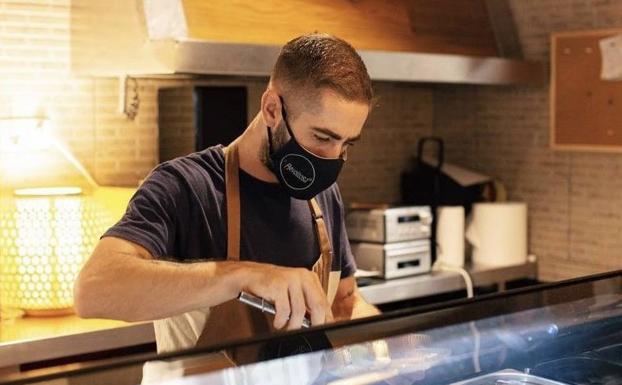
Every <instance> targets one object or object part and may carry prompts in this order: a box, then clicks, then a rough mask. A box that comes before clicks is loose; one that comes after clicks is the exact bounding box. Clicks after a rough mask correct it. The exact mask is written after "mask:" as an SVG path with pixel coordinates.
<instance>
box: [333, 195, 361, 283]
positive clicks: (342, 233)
mask: <svg viewBox="0 0 622 385" xmlns="http://www.w3.org/2000/svg"><path fill="white" fill-rule="evenodd" d="M335 192H336V203H337V207H336V209H337V210H335V211H337V215H336V216H335V227H336V230H337V234H336V235H335V238H336V239H338V242H335V243H337V245H336V248H338V250H339V256H340V258H341V278H347V277H351V276H353V275H354V273H355V272H356V262H355V261H354V254H352V250H351V248H350V241H349V240H348V233H347V232H346V223H345V210H344V207H343V201H342V199H341V193H340V192H339V189H338V188H337V189H335Z"/></svg>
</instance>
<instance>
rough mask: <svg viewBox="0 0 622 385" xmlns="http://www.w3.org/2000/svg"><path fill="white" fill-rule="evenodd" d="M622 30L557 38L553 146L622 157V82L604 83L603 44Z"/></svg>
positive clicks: (553, 66) (553, 54) (554, 39)
mask: <svg viewBox="0 0 622 385" xmlns="http://www.w3.org/2000/svg"><path fill="white" fill-rule="evenodd" d="M621 33H622V29H610V30H598V31H583V32H560V33H554V34H553V35H552V36H551V98H550V118H551V122H550V128H551V146H552V147H553V148H554V149H563V150H589V151H610V152H622V80H602V79H601V66H602V56H601V51H600V46H599V41H600V40H601V39H603V38H607V37H610V36H614V35H618V34H621Z"/></svg>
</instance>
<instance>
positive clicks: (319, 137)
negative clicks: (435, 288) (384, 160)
mask: <svg viewBox="0 0 622 385" xmlns="http://www.w3.org/2000/svg"><path fill="white" fill-rule="evenodd" d="M371 103H372V89H371V81H370V79H369V75H368V73H367V70H366V68H365V65H364V64H363V62H362V60H361V58H360V57H359V55H358V54H357V53H356V51H355V50H354V49H353V48H352V47H351V46H350V45H349V44H348V43H346V42H345V41H343V40H341V39H338V38H336V37H332V36H329V35H323V34H312V35H306V36H301V37H299V38H296V39H294V40H292V41H290V42H288V43H287V44H286V45H285V46H284V47H283V49H282V51H281V53H280V55H279V57H278V59H277V62H276V64H275V67H274V70H273V73H272V75H271V77H270V82H269V85H268V87H267V89H266V91H265V92H264V94H263V95H262V98H261V111H259V113H258V114H257V116H256V117H255V118H254V120H253V121H252V122H251V123H250V124H249V126H248V127H247V129H246V130H245V132H244V133H243V134H242V135H241V136H240V137H239V138H237V139H236V140H235V141H234V142H233V143H232V144H231V145H229V146H228V147H227V148H223V147H222V146H214V147H211V148H208V149H206V150H204V151H201V152H197V153H193V154H190V155H188V156H185V157H181V158H177V159H175V160H172V161H168V162H164V163H162V164H161V165H159V166H158V167H156V168H155V169H154V170H153V171H152V173H151V174H150V175H149V177H148V178H147V179H146V180H145V181H144V183H143V184H142V185H141V187H140V188H139V190H138V191H137V193H136V194H135V195H134V197H133V198H132V200H131V201H130V203H129V206H128V209H127V212H126V214H125V215H124V217H123V218H122V219H121V221H120V222H119V223H117V224H116V225H115V226H114V227H112V228H111V229H109V230H108V231H107V232H106V233H105V234H104V236H103V237H102V239H101V240H100V242H99V244H98V245H97V247H96V248H95V250H94V251H93V254H92V256H91V258H90V259H89V260H88V262H87V263H86V264H85V266H84V268H83V269H82V271H81V272H80V275H79V277H78V279H77V281H76V285H75V306H76V311H77V312H78V314H79V315H80V316H82V317H99V318H115V319H122V320H128V321H140V320H157V321H156V322H155V323H154V325H155V330H156V339H157V345H158V352H166V351H171V350H176V349H180V348H189V347H192V346H195V345H197V344H201V343H215V342H219V341H222V340H225V339H227V338H236V337H237V338H239V337H242V336H246V335H248V334H251V335H252V334H253V333H256V332H258V330H262V329H261V327H259V328H257V322H258V321H257V320H256V318H257V317H255V318H254V320H253V317H252V316H251V317H250V318H249V316H248V315H247V314H245V311H247V310H248V308H247V307H244V306H243V305H241V304H239V303H238V302H237V301H235V298H236V297H237V296H238V294H239V293H240V292H241V291H246V292H249V293H251V294H253V295H256V296H260V297H263V298H265V299H267V300H268V301H270V302H273V303H274V304H275V307H276V315H275V316H274V319H273V321H272V326H273V327H274V328H276V329H281V328H283V327H286V328H287V329H297V328H300V327H301V324H302V322H303V317H304V316H305V313H308V314H309V318H310V321H311V324H312V325H321V324H324V323H326V322H329V321H333V320H346V319H351V318H355V317H361V316H366V315H372V314H377V313H378V311H377V309H376V308H374V307H373V306H371V305H369V304H367V303H366V302H365V301H364V300H363V298H362V297H361V295H360V294H359V291H358V290H357V287H356V281H355V279H354V277H353V274H354V270H355V265H354V261H353V257H352V254H351V251H350V247H349V244H348V239H347V236H346V232H345V226H344V218H343V211H344V210H343V203H342V201H341V196H340V194H339V190H338V187H337V185H336V183H335V180H336V178H337V175H338V173H339V171H340V169H341V166H342V164H343V163H344V161H345V159H346V155H347V151H348V147H349V146H350V145H352V144H353V143H354V142H355V141H356V140H357V139H358V138H359V137H360V134H361V129H362V126H363V124H364V122H365V120H366V119H367V116H368V113H369V111H370V108H371ZM318 255H319V257H318ZM190 262H192V263H190ZM243 324H248V325H246V326H242V325H243ZM250 324H253V325H254V326H253V325H251V326H249V325H250ZM264 326H265V325H264ZM263 330H265V327H264V329H263Z"/></svg>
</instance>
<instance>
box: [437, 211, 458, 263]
mask: <svg viewBox="0 0 622 385" xmlns="http://www.w3.org/2000/svg"><path fill="white" fill-rule="evenodd" d="M436 256H437V259H436V263H438V264H442V265H446V266H453V267H462V266H464V207H462V206H441V207H439V208H438V210H437V225H436Z"/></svg>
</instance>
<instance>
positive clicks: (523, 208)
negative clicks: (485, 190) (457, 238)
mask: <svg viewBox="0 0 622 385" xmlns="http://www.w3.org/2000/svg"><path fill="white" fill-rule="evenodd" d="M466 238H467V240H468V241H469V243H471V245H472V246H473V263H474V264H481V265H486V266H510V265H518V264H522V263H525V262H526V261H527V204H526V203H524V202H494V203H493V202H491V203H476V204H474V205H473V212H472V218H471V222H470V223H469V225H468V227H467V231H466Z"/></svg>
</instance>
